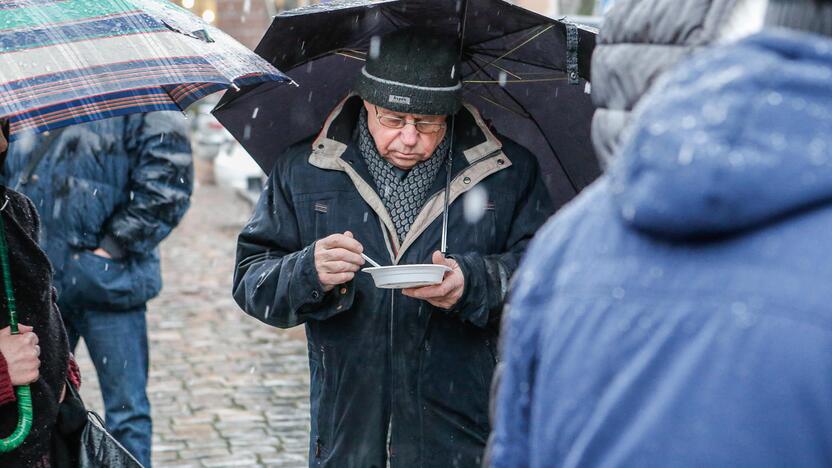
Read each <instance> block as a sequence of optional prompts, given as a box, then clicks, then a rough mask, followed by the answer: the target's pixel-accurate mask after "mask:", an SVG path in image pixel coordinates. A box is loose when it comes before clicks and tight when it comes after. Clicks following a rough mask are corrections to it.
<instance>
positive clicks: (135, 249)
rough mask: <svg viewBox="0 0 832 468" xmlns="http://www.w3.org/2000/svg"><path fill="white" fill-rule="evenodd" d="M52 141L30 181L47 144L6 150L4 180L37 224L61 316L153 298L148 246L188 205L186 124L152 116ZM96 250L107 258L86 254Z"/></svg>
mask: <svg viewBox="0 0 832 468" xmlns="http://www.w3.org/2000/svg"><path fill="white" fill-rule="evenodd" d="M60 132H61V133H60V134H59V135H58V136H57V137H55V139H54V141H52V142H51V144H50V148H49V150H48V151H47V153H46V154H45V155H44V157H43V159H42V160H41V161H40V163H39V164H38V165H37V167H36V168H35V169H34V172H33V173H32V174H31V175H30V176H28V174H26V169H27V165H28V164H29V161H31V159H32V156H33V154H35V153H36V152H37V150H38V147H39V145H41V144H45V143H44V142H45V141H46V139H45V137H42V136H38V138H34V137H32V138H23V139H19V140H17V141H15V142H13V143H12V145H11V146H10V147H9V155H8V160H7V161H6V165H5V167H4V174H3V181H4V183H6V184H8V185H9V186H11V187H15V188H16V189H17V190H19V191H21V192H23V193H25V194H26V195H27V196H29V198H31V199H32V201H33V202H34V203H35V206H36V207H37V209H38V211H39V212H40V213H41V215H42V218H43V226H42V228H43V229H42V231H41V238H40V242H41V245H42V246H43V248H44V250H46V252H47V254H48V255H49V259H50V260H51V261H52V263H53V265H54V268H55V284H56V286H57V287H58V291H59V299H60V304H61V307H62V308H63V307H67V308H97V309H99V310H101V309H103V310H124V309H130V308H134V307H137V306H140V305H142V304H144V303H145V302H146V301H147V300H148V299H150V298H152V297H154V296H156V295H157V294H158V293H159V290H160V289H161V276H160V272H159V254H158V250H157V246H158V244H159V242H160V241H161V240H162V239H164V238H165V237H166V236H167V235H168V234H169V233H170V231H171V230H172V229H173V227H174V226H176V224H177V223H178V222H179V220H180V219H181V218H182V216H183V215H184V214H185V211H186V210H187V208H188V206H189V198H190V194H191V190H192V179H193V165H192V160H191V151H190V143H189V141H188V137H187V133H186V128H185V121H184V119H183V117H182V116H181V115H179V114H177V113H170V112H153V113H149V114H135V115H130V116H126V117H116V118H112V119H107V120H100V121H96V122H91V123H86V124H82V125H76V126H73V127H68V128H66V129H63V130H60ZM27 176H28V177H27ZM97 247H102V248H104V250H106V251H108V252H109V253H110V254H112V255H113V257H114V258H113V259H107V258H104V257H101V256H98V255H95V254H93V253H92V250H95V249H96V248H97Z"/></svg>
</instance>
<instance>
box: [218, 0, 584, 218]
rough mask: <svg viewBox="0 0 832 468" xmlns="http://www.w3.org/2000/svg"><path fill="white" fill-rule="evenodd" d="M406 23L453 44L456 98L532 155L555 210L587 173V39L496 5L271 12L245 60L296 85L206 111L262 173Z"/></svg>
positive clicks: (394, 0)
mask: <svg viewBox="0 0 832 468" xmlns="http://www.w3.org/2000/svg"><path fill="white" fill-rule="evenodd" d="M411 26H416V27H428V28H431V29H432V30H436V31H437V33H441V34H445V35H462V36H463V40H462V51H461V53H462V62H463V70H462V78H463V82H464V87H463V96H464V99H465V100H466V101H468V102H470V103H472V104H473V105H474V106H476V107H477V108H478V109H479V110H480V112H481V113H482V115H483V117H484V118H485V119H486V121H488V122H490V123H491V125H492V126H493V127H494V128H495V129H496V130H497V132H498V133H500V134H503V135H505V136H507V137H509V138H511V139H513V140H515V141H517V142H519V143H520V144H522V145H524V146H525V147H526V148H528V149H529V150H531V151H532V152H533V153H534V154H535V155H536V156H537V157H538V160H539V161H540V164H541V167H542V171H543V176H544V180H545V181H546V184H547V186H548V187H549V190H550V192H551V194H552V198H553V201H554V202H555V205H556V206H560V205H562V204H563V203H565V202H566V201H568V200H569V199H571V198H572V197H573V196H575V194H577V193H578V191H580V190H581V189H582V188H583V187H585V186H586V185H588V184H589V183H590V182H592V181H593V180H594V179H595V178H596V177H597V176H598V174H599V173H600V170H599V167H598V163H597V160H596V159H595V155H594V152H593V150H592V145H591V142H590V131H589V129H590V122H591V120H592V113H593V111H594V107H593V105H592V101H591V99H590V96H589V94H588V85H587V81H586V79H587V78H588V77H589V63H590V56H591V54H592V49H593V48H594V46H595V34H594V33H593V32H592V31H590V30H587V29H583V28H578V27H576V26H574V25H571V24H568V23H565V22H561V21H558V20H553V19H551V18H547V17H545V16H541V15H538V14H536V13H533V12H531V11H528V10H526V9H523V8H520V7H517V6H514V5H511V4H508V3H506V2H504V1H502V0H459V1H453V0H382V1H367V0H361V1H354V0H352V1H336V2H328V3H321V4H318V5H313V6H310V7H306V8H301V9H297V10H292V11H287V12H284V13H281V14H280V15H278V16H276V17H275V18H274V21H273V22H272V25H271V27H270V28H269V30H268V32H266V35H265V36H264V37H263V39H262V40H261V41H260V44H259V45H258V46H257V49H256V50H255V52H257V54H259V55H260V56H262V57H263V58H265V59H266V60H268V61H269V62H271V63H272V64H273V65H274V66H275V67H277V68H278V69H280V70H283V71H285V72H286V74H287V75H288V76H289V77H291V78H292V79H293V80H295V82H296V83H297V85H298V86H291V85H281V84H277V83H263V84H260V85H256V86H252V87H245V88H242V89H240V90H239V91H228V92H227V93H226V95H225V96H224V97H223V99H222V100H221V101H220V103H219V105H218V106H217V108H216V109H215V110H214V114H215V115H216V117H217V118H218V119H219V120H220V122H222V124H223V125H224V126H225V127H226V128H227V129H228V130H229V131H230V132H231V134H232V135H234V137H235V138H236V139H237V140H238V141H239V142H240V143H241V144H242V145H243V147H244V148H245V149H246V150H247V151H248V152H249V154H251V155H252V156H253V157H254V159H255V160H256V161H257V162H258V163H259V164H260V167H262V168H263V169H264V170H265V171H266V172H267V173H268V172H270V171H271V169H272V166H273V164H274V160H275V158H277V157H278V155H280V154H281V153H282V152H283V151H284V150H285V149H286V148H287V147H288V146H290V145H291V144H293V143H296V142H298V141H300V140H302V139H304V138H306V137H308V136H310V135H312V134H314V133H316V132H317V131H319V130H320V129H321V127H322V125H323V121H324V119H325V118H326V116H327V115H328V114H329V112H330V111H331V110H332V109H333V108H334V107H335V105H336V104H337V103H338V101H340V100H341V99H342V98H344V97H345V96H346V95H347V94H348V92H349V90H350V87H351V86H352V83H353V79H354V77H355V76H356V75H357V73H359V72H360V70H361V67H362V66H363V63H364V58H365V57H366V54H367V53H368V51H369V50H370V49H371V47H372V44H373V43H374V42H375V41H377V40H378V37H379V36H382V35H384V34H385V33H387V32H390V31H393V30H396V29H399V28H404V27H411Z"/></svg>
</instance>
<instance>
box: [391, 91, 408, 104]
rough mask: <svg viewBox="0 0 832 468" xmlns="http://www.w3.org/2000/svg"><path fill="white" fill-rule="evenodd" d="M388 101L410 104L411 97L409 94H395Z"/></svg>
mask: <svg viewBox="0 0 832 468" xmlns="http://www.w3.org/2000/svg"><path fill="white" fill-rule="evenodd" d="M387 101H388V102H392V103H393V104H405V105H408V106H409V105H410V98H409V97H407V96H396V95H394V94H391V95H390V98H389V99H388V100H387Z"/></svg>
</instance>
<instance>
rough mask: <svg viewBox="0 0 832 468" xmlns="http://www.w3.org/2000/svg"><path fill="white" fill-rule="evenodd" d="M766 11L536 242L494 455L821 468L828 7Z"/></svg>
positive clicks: (498, 461)
mask: <svg viewBox="0 0 832 468" xmlns="http://www.w3.org/2000/svg"><path fill="white" fill-rule="evenodd" d="M767 23H768V25H769V26H780V27H779V28H769V29H766V30H764V31H763V32H761V33H759V34H756V35H753V36H750V37H749V38H746V39H744V40H742V41H740V42H738V43H735V44H733V45H728V46H725V47H721V48H717V49H714V50H711V51H708V52H703V53H702V54H701V55H698V56H696V57H694V58H693V59H692V60H691V61H689V62H686V63H685V64H683V65H681V66H680V67H678V68H676V69H675V70H673V71H671V72H670V73H669V76H667V77H665V78H664V79H662V80H661V81H660V83H658V84H657V85H656V87H655V88H654V89H653V91H652V94H651V95H650V96H649V97H647V98H645V100H644V101H643V102H642V103H640V104H639V106H638V107H637V109H636V116H635V121H634V124H633V127H632V128H631V130H630V137H629V139H628V140H627V143H626V144H624V145H623V147H622V148H621V150H620V153H619V154H618V156H617V157H616V158H615V161H614V163H613V164H612V166H611V167H610V170H609V173H608V174H606V175H605V176H604V177H603V178H602V179H600V180H599V181H598V183H596V184H594V185H593V186H592V187H591V188H589V189H587V190H586V191H585V192H584V193H582V194H581V195H580V196H579V198H577V199H576V200H575V201H574V202H573V203H572V204H571V205H569V206H568V207H566V208H564V209H563V210H562V211H561V212H560V213H559V214H558V215H557V216H556V217H555V218H553V219H552V220H551V221H550V222H549V223H548V224H547V225H546V226H545V227H544V228H543V230H541V232H540V234H539V235H538V236H537V237H536V238H535V241H534V242H533V243H532V245H531V246H530V247H529V249H528V251H527V255H526V257H525V260H524V262H523V264H522V266H521V268H520V270H519V271H518V273H517V277H516V283H515V289H514V292H513V294H512V298H511V300H510V306H509V307H510V309H509V310H510V313H509V314H508V318H507V320H506V322H507V323H506V335H505V338H504V339H505V341H504V349H503V354H502V357H503V359H504V360H505V369H504V371H503V376H502V382H501V385H500V388H499V391H498V397H497V401H496V423H495V434H494V437H493V444H492V446H491V465H492V466H494V467H500V468H502V467H544V466H545V467H551V466H564V467H575V466H638V467H646V466H674V467H687V466H690V467H694V466H696V467H699V466H731V467H735V466H755V467H760V466H801V467H807V466H809V467H812V466H829V465H830V463H832V378H830V375H832V359H830V356H832V307H831V306H830V304H832V288H830V286H829V278H831V277H832V248H830V246H829V233H830V231H832V38H830V37H829V36H830V35H832V2H830V1H829V0H824V1H811V0H806V1H800V0H792V1H788V0H771V2H770V4H769V10H768V14H767ZM799 30H802V31H799Z"/></svg>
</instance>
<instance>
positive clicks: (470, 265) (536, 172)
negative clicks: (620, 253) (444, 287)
mask: <svg viewBox="0 0 832 468" xmlns="http://www.w3.org/2000/svg"><path fill="white" fill-rule="evenodd" d="M513 148H514V151H517V152H521V151H522V152H524V153H526V154H525V155H524V156H526V161H525V164H522V166H525V167H523V168H522V169H521V168H518V169H520V170H519V171H517V176H516V178H517V180H525V181H526V183H525V184H523V185H521V187H522V189H521V193H520V195H519V196H518V197H517V203H516V204H515V207H514V212H513V216H512V218H511V219H506V220H498V222H500V223H502V222H505V223H508V224H509V226H511V227H510V230H509V234H508V237H507V241H506V244H505V250H504V252H502V253H499V254H494V255H483V254H480V253H477V252H470V253H465V254H460V255H451V257H452V258H453V259H454V260H456V261H457V262H458V263H459V266H460V268H461V270H462V273H463V275H464V277H465V289H464V291H463V293H462V297H460V299H459V302H458V303H457V305H456V306H455V307H454V308H453V309H452V311H451V313H453V314H456V315H458V316H459V318H460V319H462V320H464V321H466V322H470V323H472V324H474V325H476V326H479V327H486V326H488V325H489V324H493V323H497V322H499V320H500V316H501V315H502V309H503V302H504V301H505V298H506V294H507V292H508V289H509V282H510V280H511V277H512V275H514V272H515V270H517V266H518V265H519V264H520V259H521V258H522V256H523V253H524V252H525V251H526V246H527V245H528V244H529V242H530V241H531V239H532V237H533V236H534V234H535V232H536V231H537V230H538V229H539V228H540V227H541V226H543V224H544V223H545V222H546V220H547V219H548V218H549V216H550V215H551V214H552V212H553V211H554V210H553V207H552V201H551V198H550V197H549V191H548V189H547V188H546V185H545V184H544V183H543V179H542V178H541V176H540V169H539V167H538V165H537V162H536V161H535V160H534V157H533V156H531V155H530V154H528V151H526V150H525V149H523V148H520V147H518V146H513ZM506 149H508V148H506ZM507 154H508V153H507ZM508 155H509V157H512V155H511V154H508ZM518 165H520V164H518Z"/></svg>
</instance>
